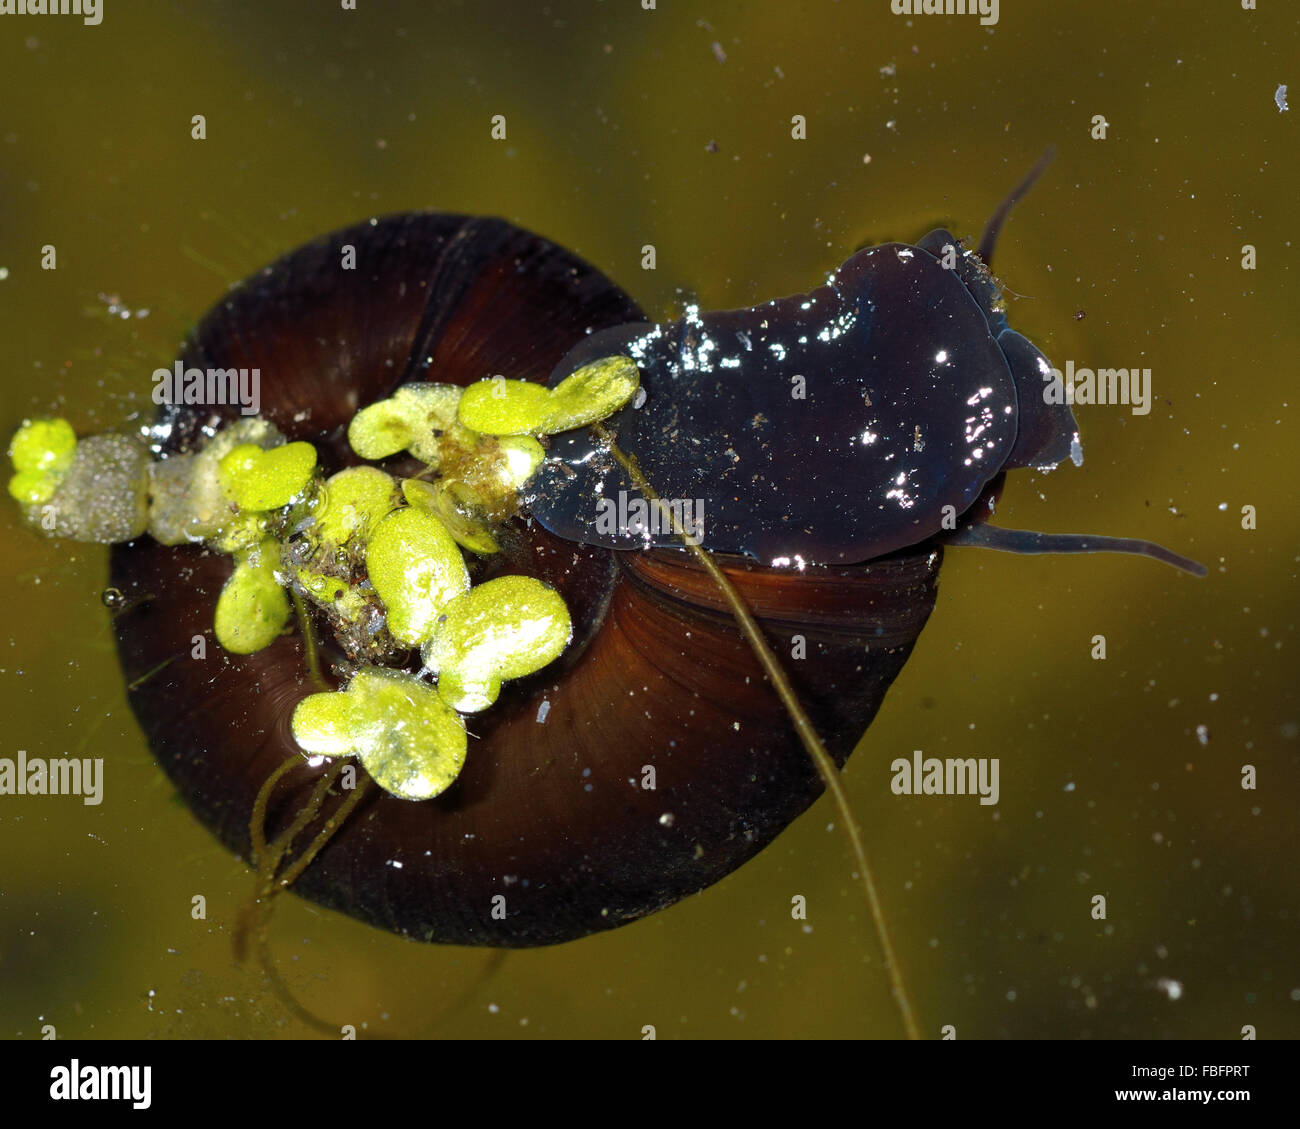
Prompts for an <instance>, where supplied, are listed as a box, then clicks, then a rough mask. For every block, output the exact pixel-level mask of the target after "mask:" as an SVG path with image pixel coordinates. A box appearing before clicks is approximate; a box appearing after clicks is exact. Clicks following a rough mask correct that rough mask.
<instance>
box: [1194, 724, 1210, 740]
mask: <svg viewBox="0 0 1300 1129" xmlns="http://www.w3.org/2000/svg"><path fill="white" fill-rule="evenodd" d="M1196 739H1197V740H1198V741H1199V742H1200V743H1201V744H1202V745H1208V744H1209V743H1210V727H1209V726H1208V725H1198V726H1197V727H1196Z"/></svg>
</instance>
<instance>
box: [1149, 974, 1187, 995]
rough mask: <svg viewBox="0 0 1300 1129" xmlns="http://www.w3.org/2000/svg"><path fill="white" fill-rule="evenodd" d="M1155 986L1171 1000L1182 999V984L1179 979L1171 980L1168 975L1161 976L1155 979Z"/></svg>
mask: <svg viewBox="0 0 1300 1129" xmlns="http://www.w3.org/2000/svg"><path fill="white" fill-rule="evenodd" d="M1156 988H1157V990H1159V991H1161V992H1164V994H1165V995H1166V996H1168V997H1169V998H1170V999H1171V1000H1179V999H1182V996H1183V984H1182V981H1181V980H1171V979H1169V977H1168V976H1162V977H1160V979H1159V980H1157V981H1156Z"/></svg>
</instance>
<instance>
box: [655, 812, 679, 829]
mask: <svg viewBox="0 0 1300 1129" xmlns="http://www.w3.org/2000/svg"><path fill="white" fill-rule="evenodd" d="M676 822H677V817H676V816H675V815H673V813H672V812H670V811H666V812H664V813H663V815H661V816H660V817H659V823H660V825H661V826H663V827H671V826H672V825H673V824H674V823H676Z"/></svg>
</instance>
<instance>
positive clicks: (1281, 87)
mask: <svg viewBox="0 0 1300 1129" xmlns="http://www.w3.org/2000/svg"><path fill="white" fill-rule="evenodd" d="M1273 101H1274V102H1276V103H1277V112H1278V113H1279V114H1285V113H1286V112H1287V110H1289V109H1290V108H1291V107H1290V106H1288V105H1287V104H1286V83H1284V82H1283V83H1279V84H1278V88H1277V89H1276V90H1275V91H1273Z"/></svg>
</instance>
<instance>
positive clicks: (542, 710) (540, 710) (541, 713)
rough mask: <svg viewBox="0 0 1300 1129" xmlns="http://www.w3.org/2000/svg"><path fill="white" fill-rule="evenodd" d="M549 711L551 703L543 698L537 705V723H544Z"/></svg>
mask: <svg viewBox="0 0 1300 1129" xmlns="http://www.w3.org/2000/svg"><path fill="white" fill-rule="evenodd" d="M550 712H551V703H550V702H548V701H546V700H545V699H543V700H542V704H541V705H540V706H538V707H537V724H538V725H545V724H546V715H547V714H548V713H550Z"/></svg>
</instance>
